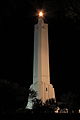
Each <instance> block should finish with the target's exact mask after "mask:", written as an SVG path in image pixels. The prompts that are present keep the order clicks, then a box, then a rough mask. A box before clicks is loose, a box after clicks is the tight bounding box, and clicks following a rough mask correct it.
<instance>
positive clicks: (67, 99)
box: [59, 92, 80, 113]
mask: <svg viewBox="0 0 80 120" xmlns="http://www.w3.org/2000/svg"><path fill="white" fill-rule="evenodd" d="M59 106H60V108H61V109H64V108H68V112H69V113H72V112H74V113H78V111H79V108H80V95H79V94H77V93H72V92H69V93H67V94H64V95H63V96H61V104H60V105H59Z"/></svg>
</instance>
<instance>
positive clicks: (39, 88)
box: [26, 81, 55, 109]
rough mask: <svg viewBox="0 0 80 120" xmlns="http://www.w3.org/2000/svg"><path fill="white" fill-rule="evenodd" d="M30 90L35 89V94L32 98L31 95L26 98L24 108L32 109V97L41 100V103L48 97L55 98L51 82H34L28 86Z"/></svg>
mask: <svg viewBox="0 0 80 120" xmlns="http://www.w3.org/2000/svg"><path fill="white" fill-rule="evenodd" d="M30 90H31V91H32V90H33V91H35V92H36V96H35V97H33V98H32V97H29V98H28V104H27V106H26V108H28V109H32V106H33V102H32V100H33V99H34V98H37V99H40V100H42V102H43V103H45V101H46V100H48V99H52V98H53V99H55V91H54V88H53V86H52V84H50V83H45V82H43V81H41V82H36V83H34V84H32V85H31V86H30Z"/></svg>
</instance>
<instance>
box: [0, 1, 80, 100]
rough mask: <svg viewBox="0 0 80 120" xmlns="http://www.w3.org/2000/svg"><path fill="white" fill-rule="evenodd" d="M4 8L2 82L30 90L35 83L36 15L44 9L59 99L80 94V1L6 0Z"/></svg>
mask: <svg viewBox="0 0 80 120" xmlns="http://www.w3.org/2000/svg"><path fill="white" fill-rule="evenodd" d="M0 6H1V7H0V8H1V13H2V15H0V81H3V82H5V81H7V82H8V81H9V84H10V85H12V86H13V84H14V86H15V87H17V86H18V85H20V86H21V87H25V88H27V89H28V88H29V86H30V85H31V84H32V81H33V43H34V24H36V23H37V17H36V16H35V13H36V12H37V10H36V9H38V8H39V9H41V8H43V9H45V11H46V12H47V14H46V17H45V22H46V23H48V25H49V48H50V71H51V83H52V84H53V85H54V88H55V93H56V97H57V98H59V97H60V96H61V95H62V94H63V93H66V92H68V91H74V92H75V91H76V92H80V84H79V80H80V73H79V72H80V58H79V57H80V52H79V51H80V44H79V41H80V1H78V0H73V1H72V0H60V1H58V0H54V1H51V0H48V1H46V0H43V1H40V0H39V1H38V0H32V1H31V0H28V1H27V0H17V1H15V0H6V1H5V0H3V1H2V3H0ZM1 83H2V82H1ZM16 85H17V86H16ZM17 90H19V89H17ZM2 93H3V90H2ZM4 94H5V92H4Z"/></svg>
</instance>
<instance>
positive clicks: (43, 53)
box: [28, 18, 55, 104]
mask: <svg viewBox="0 0 80 120" xmlns="http://www.w3.org/2000/svg"><path fill="white" fill-rule="evenodd" d="M31 89H33V90H35V91H37V98H38V99H41V100H42V101H43V102H45V101H46V100H47V99H50V98H54V99H55V92H54V88H53V86H52V85H51V84H50V70H49V44H48V24H45V23H44V20H43V18H39V19H38V24H36V25H35V26H34V61H33V84H32V85H31ZM28 101H30V100H28ZM28 104H29V102H28ZM30 104H31V103H30Z"/></svg>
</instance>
